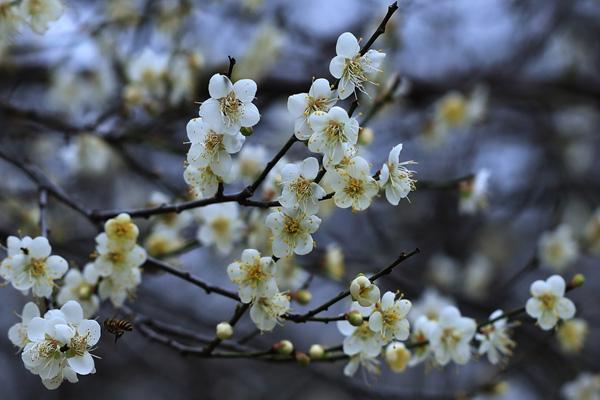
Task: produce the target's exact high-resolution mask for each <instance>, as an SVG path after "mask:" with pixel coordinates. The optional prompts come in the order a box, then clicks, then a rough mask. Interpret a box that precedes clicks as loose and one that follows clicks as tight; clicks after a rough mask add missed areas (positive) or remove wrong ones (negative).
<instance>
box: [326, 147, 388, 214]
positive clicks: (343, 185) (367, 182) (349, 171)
mask: <svg viewBox="0 0 600 400" xmlns="http://www.w3.org/2000/svg"><path fill="white" fill-rule="evenodd" d="M330 183H331V186H332V188H333V190H334V191H335V194H334V195H333V200H334V201H335V205H336V206H338V207H340V208H348V207H352V211H362V210H365V209H367V208H368V207H369V206H370V205H371V202H372V201H373V198H374V197H375V195H377V193H378V192H379V186H378V185H377V181H375V179H373V177H372V176H371V172H370V169H369V163H368V162H367V161H366V160H365V159H364V158H362V157H359V156H356V157H354V158H353V159H351V160H350V161H349V162H348V165H347V166H346V167H345V168H343V169H337V170H335V171H334V172H333V173H332V178H331V181H330Z"/></svg>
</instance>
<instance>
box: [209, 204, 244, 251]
mask: <svg viewBox="0 0 600 400" xmlns="http://www.w3.org/2000/svg"><path fill="white" fill-rule="evenodd" d="M200 217H201V218H202V220H203V222H204V223H203V224H202V226H201V227H200V229H199V230H198V234H197V237H198V240H199V241H200V243H202V244H203V245H205V246H210V245H214V246H215V247H216V248H217V250H218V251H219V252H220V253H221V254H227V253H229V252H230V251H231V249H232V248H233V245H234V243H236V242H238V241H239V240H240V239H241V238H242V236H243V235H244V229H245V227H246V226H245V224H244V221H243V220H242V219H241V218H240V216H239V208H238V205H237V204H236V203H224V204H211V205H209V206H206V207H203V208H202V209H201V210H200Z"/></svg>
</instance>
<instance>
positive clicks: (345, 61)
mask: <svg viewBox="0 0 600 400" xmlns="http://www.w3.org/2000/svg"><path fill="white" fill-rule="evenodd" d="M335 52H336V53H337V56H335V57H334V58H333V59H332V60H331V62H330V63H329V72H330V73H331V75H333V76H334V77H335V78H337V79H339V80H340V83H339V86H338V96H339V98H340V99H342V100H343V99H345V98H347V97H349V96H350V95H351V94H352V93H354V90H355V89H358V90H360V91H361V92H364V91H365V88H364V84H365V83H367V82H370V78H371V76H372V75H374V74H375V73H376V72H379V71H380V69H379V68H380V67H381V64H382V63H383V59H384V58H385V53H382V52H380V51H377V50H369V51H367V52H366V53H365V54H364V55H362V54H361V53H360V45H359V44H358V40H356V37H355V36H354V35H353V34H351V33H350V32H344V33H342V34H341V35H340V36H339V37H338V40H337V43H336V46H335Z"/></svg>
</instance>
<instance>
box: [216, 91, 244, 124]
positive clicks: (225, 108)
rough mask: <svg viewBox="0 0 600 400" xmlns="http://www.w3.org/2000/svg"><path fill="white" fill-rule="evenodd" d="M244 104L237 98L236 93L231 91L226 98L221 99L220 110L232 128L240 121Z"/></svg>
mask: <svg viewBox="0 0 600 400" xmlns="http://www.w3.org/2000/svg"><path fill="white" fill-rule="evenodd" d="M241 106H242V102H241V101H240V100H238V99H237V98H236V97H235V92H233V91H231V92H229V94H228V95H227V96H225V97H222V98H220V99H219V109H220V110H221V114H223V116H224V117H225V124H226V125H227V126H231V125H233V124H234V123H236V122H237V121H238V119H239V114H240V111H241V108H242V107H241Z"/></svg>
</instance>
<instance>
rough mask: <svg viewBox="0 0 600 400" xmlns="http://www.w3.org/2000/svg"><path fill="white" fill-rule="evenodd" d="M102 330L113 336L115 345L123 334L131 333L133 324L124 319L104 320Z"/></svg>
mask: <svg viewBox="0 0 600 400" xmlns="http://www.w3.org/2000/svg"><path fill="white" fill-rule="evenodd" d="M104 329H106V330H107V331H108V332H110V333H112V334H113V335H115V343H117V340H119V338H120V337H121V336H123V335H124V334H125V332H131V331H132V330H133V324H132V323H131V321H127V320H124V319H116V318H111V319H105V320H104Z"/></svg>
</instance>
